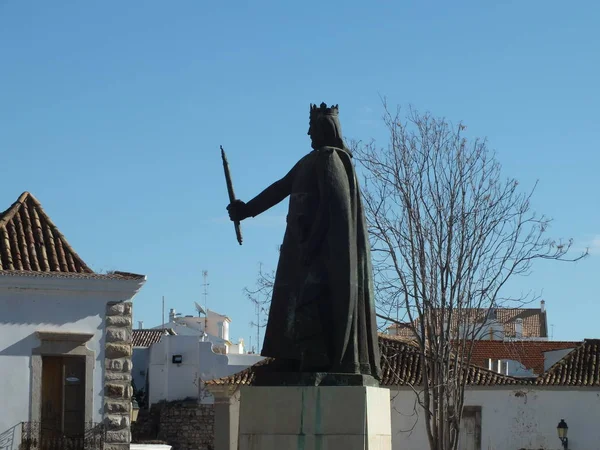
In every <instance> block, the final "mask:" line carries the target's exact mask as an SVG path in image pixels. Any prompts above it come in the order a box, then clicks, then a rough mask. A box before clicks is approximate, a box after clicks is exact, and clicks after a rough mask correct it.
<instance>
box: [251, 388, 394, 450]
mask: <svg viewBox="0 0 600 450" xmlns="http://www.w3.org/2000/svg"><path fill="white" fill-rule="evenodd" d="M391 448H392V432H391V415H390V392H389V390H388V389H385V388H379V387H367V386H319V387H314V386H308V387H302V386H286V387H256V386H252V387H244V388H242V391H241V397H240V425H239V450H270V449H273V450H275V449H277V450H282V449H286V450H288V449H290V450H292V449H298V450H340V449H344V450H391Z"/></svg>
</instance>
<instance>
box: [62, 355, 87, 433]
mask: <svg viewBox="0 0 600 450" xmlns="http://www.w3.org/2000/svg"><path fill="white" fill-rule="evenodd" d="M63 368H64V369H63V370H64V372H63V373H64V377H63V382H64V384H63V393H64V397H63V432H64V434H65V435H66V436H69V437H75V436H77V437H82V436H83V434H84V428H85V358H84V357H65V358H64V359H63Z"/></svg>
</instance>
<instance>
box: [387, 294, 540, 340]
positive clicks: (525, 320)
mask: <svg viewBox="0 0 600 450" xmlns="http://www.w3.org/2000/svg"><path fill="white" fill-rule="evenodd" d="M419 323H420V322H419V319H418V318H417V319H415V320H414V322H413V323H412V324H411V323H400V324H392V325H390V326H389V327H388V328H387V334H389V335H394V336H401V337H407V338H411V337H413V336H414V334H413V328H414V329H415V330H417V331H418V330H419ZM450 326H451V330H452V331H453V332H454V330H460V329H463V328H464V327H467V328H469V329H471V330H472V329H473V328H474V327H477V328H478V329H479V328H480V331H479V333H478V335H477V338H478V339H481V340H509V339H512V340H539V341H547V340H548V319H547V314H546V305H545V301H544V300H542V301H541V302H540V307H539V308H492V309H486V308H470V309H464V310H462V311H461V314H460V315H459V314H456V313H455V316H454V318H453V321H452V324H451V325H450Z"/></svg>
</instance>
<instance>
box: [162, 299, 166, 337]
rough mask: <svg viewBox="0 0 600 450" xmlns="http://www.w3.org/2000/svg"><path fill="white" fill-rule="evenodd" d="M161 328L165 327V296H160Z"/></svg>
mask: <svg viewBox="0 0 600 450" xmlns="http://www.w3.org/2000/svg"><path fill="white" fill-rule="evenodd" d="M162 329H163V330H164V329H165V296H164V295H163V296H162Z"/></svg>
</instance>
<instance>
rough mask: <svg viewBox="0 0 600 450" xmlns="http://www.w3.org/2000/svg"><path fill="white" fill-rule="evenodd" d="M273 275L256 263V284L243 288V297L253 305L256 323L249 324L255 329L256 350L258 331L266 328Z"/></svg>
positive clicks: (258, 338) (258, 339)
mask: <svg viewBox="0 0 600 450" xmlns="http://www.w3.org/2000/svg"><path fill="white" fill-rule="evenodd" d="M274 280H275V273H274V272H273V271H271V272H265V271H264V270H263V265H262V263H258V275H257V277H256V284H255V285H254V287H253V288H252V289H250V288H248V287H245V288H244V295H246V298H247V299H248V300H250V302H251V303H252V304H253V305H254V313H255V314H256V321H252V322H250V326H252V327H256V348H257V349H260V330H261V328H264V327H266V326H267V314H268V308H269V304H270V303H271V296H272V294H273V283H274Z"/></svg>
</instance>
